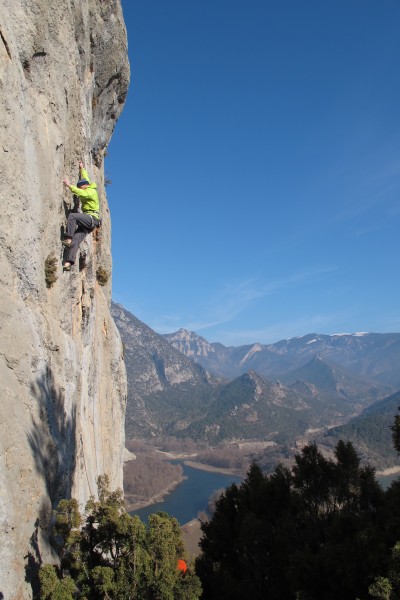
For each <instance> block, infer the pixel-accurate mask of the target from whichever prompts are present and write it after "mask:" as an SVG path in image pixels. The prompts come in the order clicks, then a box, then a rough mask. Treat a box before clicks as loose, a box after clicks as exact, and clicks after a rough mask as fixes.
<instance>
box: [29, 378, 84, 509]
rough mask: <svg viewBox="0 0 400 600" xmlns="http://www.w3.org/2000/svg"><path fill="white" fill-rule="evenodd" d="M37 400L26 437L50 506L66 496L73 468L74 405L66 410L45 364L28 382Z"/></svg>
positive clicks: (69, 493)
mask: <svg viewBox="0 0 400 600" xmlns="http://www.w3.org/2000/svg"><path fill="white" fill-rule="evenodd" d="M31 393H32V395H33V397H34V398H35V399H36V400H37V402H38V409H39V410H38V412H37V413H36V414H38V415H39V416H38V417H36V418H35V417H32V429H31V431H30V432H29V433H28V441H29V445H30V447H31V450H32V455H33V458H34V461H35V466H36V470H37V472H38V474H39V475H40V476H41V477H42V478H43V480H44V481H45V484H46V490H47V494H48V498H49V500H50V504H51V507H53V508H54V507H56V506H57V504H58V502H59V501H60V500H61V498H70V495H71V482H72V478H73V474H74V470H75V430H76V408H75V407H74V408H73V410H72V412H71V414H67V412H66V410H65V406H64V392H63V390H61V389H57V387H56V385H55V381H54V375H53V372H52V370H51V368H50V367H47V368H46V370H45V372H44V373H43V375H42V376H41V377H39V378H38V379H37V380H36V382H34V383H32V385H31Z"/></svg>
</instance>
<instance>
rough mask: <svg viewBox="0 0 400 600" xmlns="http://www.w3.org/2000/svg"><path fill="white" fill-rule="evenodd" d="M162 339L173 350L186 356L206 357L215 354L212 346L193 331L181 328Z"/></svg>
mask: <svg viewBox="0 0 400 600" xmlns="http://www.w3.org/2000/svg"><path fill="white" fill-rule="evenodd" d="M164 337H165V339H166V340H168V342H169V343H170V344H171V345H172V346H174V348H176V349H177V350H179V352H182V354H185V355H186V356H190V357H196V356H208V354H210V353H214V352H215V349H214V347H213V345H212V344H210V342H208V341H207V340H206V339H204V338H203V337H201V336H200V335H197V333H194V331H188V330H187V329H182V328H181V329H179V330H178V331H176V332H175V333H167V334H165V335H164Z"/></svg>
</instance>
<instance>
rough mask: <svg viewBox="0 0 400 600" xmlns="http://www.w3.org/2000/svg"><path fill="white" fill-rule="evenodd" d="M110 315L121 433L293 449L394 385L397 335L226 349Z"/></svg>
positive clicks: (398, 382) (123, 314)
mask: <svg viewBox="0 0 400 600" xmlns="http://www.w3.org/2000/svg"><path fill="white" fill-rule="evenodd" d="M112 315H113V317H114V320H115V322H116V324H117V327H118V329H119V331H120V334H121V337H122V340H123V344H124V349H125V363H126V368H127V374H128V406H127V416H126V435H127V437H128V438H135V437H142V438H143V437H154V436H160V435H164V436H165V435H166V436H175V437H190V438H192V439H195V440H201V441H208V442H209V443H211V444H216V443H218V442H221V441H233V440H236V441H237V440H264V441H268V442H270V443H271V444H277V445H278V444H286V445H289V446H293V445H294V444H295V443H296V440H299V439H304V438H306V439H307V437H310V436H313V437H315V436H317V435H324V434H325V433H326V431H327V430H330V429H332V432H334V431H335V429H334V428H335V427H338V426H345V424H346V423H348V422H349V421H351V419H354V418H357V417H358V415H360V414H362V413H363V410H364V409H366V408H367V407H370V406H375V405H377V404H376V403H377V402H378V403H379V401H382V402H384V399H385V398H387V397H389V396H390V395H393V393H394V392H395V391H396V390H397V389H398V388H400V377H399V372H398V368H397V365H398V364H399V360H400V334H397V333H394V334H375V333H371V334H366V333H363V334H342V335H333V336H327V335H318V334H310V335H307V336H303V337H301V338H293V339H290V340H283V341H280V342H277V343H276V344H271V345H261V344H253V345H247V346H239V347H225V346H223V345H222V344H217V343H210V342H208V341H207V340H205V339H204V338H202V337H201V336H198V335H197V334H195V333H193V332H188V331H186V330H183V329H181V330H179V331H178V332H176V333H173V334H168V335H160V334H158V333H156V332H155V331H153V330H152V329H151V328H150V327H148V326H147V325H145V324H144V323H143V322H141V321H140V320H139V319H137V318H136V317H135V316H134V315H132V314H131V313H130V312H129V311H127V310H126V309H125V308H124V307H123V306H121V305H117V304H113V305H112ZM378 405H379V404H378ZM378 405H377V406H378ZM394 412H395V410H394V411H393V414H394ZM333 435H335V434H334V433H333Z"/></svg>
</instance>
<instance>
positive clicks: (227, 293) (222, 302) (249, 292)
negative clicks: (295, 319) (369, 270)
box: [151, 266, 336, 333]
mask: <svg viewBox="0 0 400 600" xmlns="http://www.w3.org/2000/svg"><path fill="white" fill-rule="evenodd" d="M335 270H336V267H333V266H325V267H315V268H312V269H309V270H305V271H301V272H298V273H295V274H293V275H290V276H288V277H284V278H281V279H277V280H275V281H271V282H268V283H263V282H260V281H258V280H256V279H247V280H243V281H238V282H229V283H225V284H224V285H223V287H222V288H221V289H220V290H218V292H217V293H216V294H215V296H214V298H213V299H212V300H211V301H210V303H209V305H208V307H207V308H206V309H205V310H204V315H203V318H200V319H198V318H197V319H194V318H193V317H192V316H191V315H177V314H175V315H164V316H163V317H161V318H158V319H157V322H154V321H153V322H152V325H151V326H152V327H153V328H154V329H155V331H158V332H160V333H170V332H171V331H176V330H177V329H180V328H183V329H188V330H189V331H196V332H199V331H203V330H206V329H211V328H213V327H218V326H221V325H224V324H226V323H229V322H231V321H233V320H234V319H235V318H236V317H238V316H239V315H240V314H241V313H243V312H244V311H246V310H247V309H249V308H250V307H251V306H252V305H254V303H256V302H257V301H259V300H261V299H263V298H266V297H267V296H271V295H273V294H279V293H280V292H282V291H285V290H288V289H291V288H294V287H300V286H302V285H305V284H307V285H309V284H310V283H313V282H316V281H320V280H321V279H323V278H324V277H326V276H328V275H329V274H331V273H332V272H334V271H335Z"/></svg>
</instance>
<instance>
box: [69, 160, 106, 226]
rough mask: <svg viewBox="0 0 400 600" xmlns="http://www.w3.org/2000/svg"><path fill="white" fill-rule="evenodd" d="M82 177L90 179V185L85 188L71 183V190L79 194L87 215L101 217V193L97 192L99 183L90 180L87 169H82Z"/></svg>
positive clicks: (83, 209)
mask: <svg viewBox="0 0 400 600" xmlns="http://www.w3.org/2000/svg"><path fill="white" fill-rule="evenodd" d="M80 177H81V179H87V181H89V187H87V188H86V189H85V190H82V189H81V188H78V187H76V185H71V186H70V188H69V189H70V190H71V192H72V193H73V194H75V196H78V197H79V199H80V201H81V206H82V212H84V213H86V214H87V215H93V216H94V217H96V218H97V219H99V218H100V202H99V195H98V193H97V185H96V184H95V183H94V182H93V183H91V182H90V179H89V175H88V172H87V171H86V170H85V169H80Z"/></svg>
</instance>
